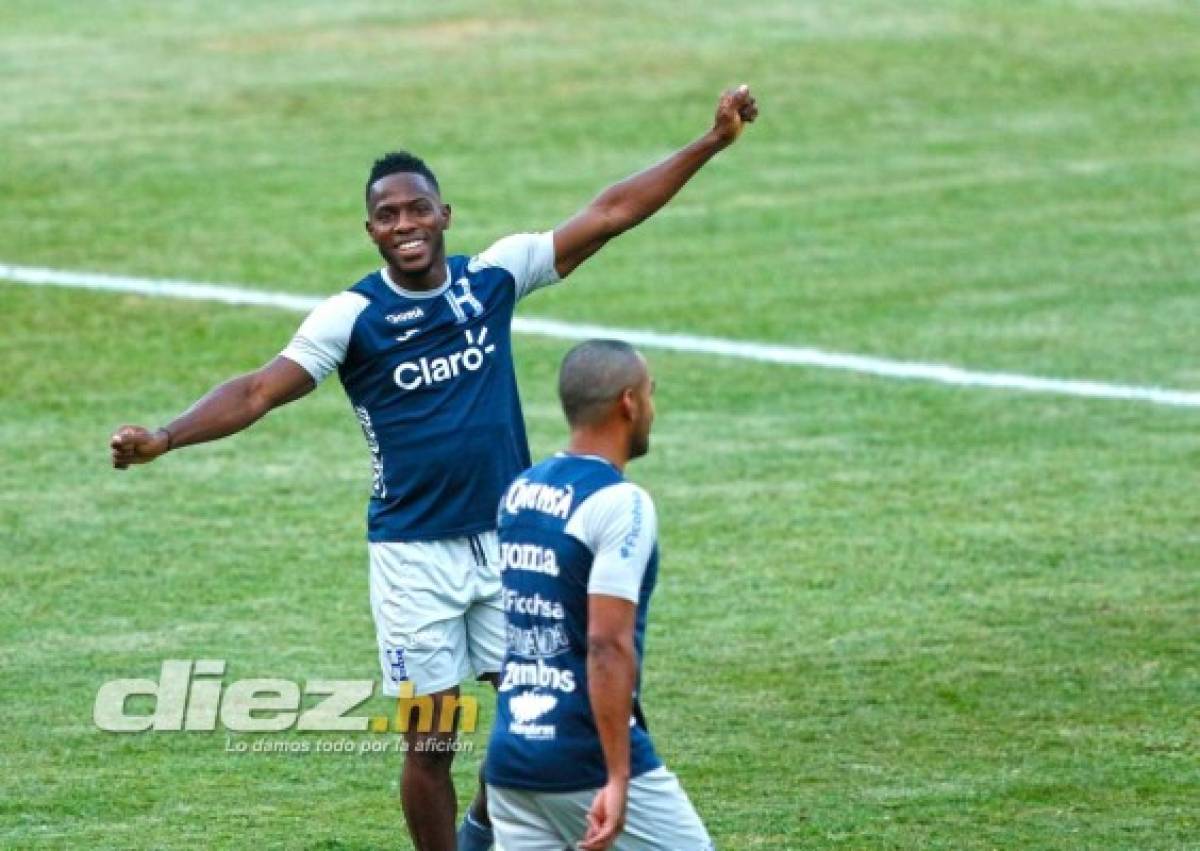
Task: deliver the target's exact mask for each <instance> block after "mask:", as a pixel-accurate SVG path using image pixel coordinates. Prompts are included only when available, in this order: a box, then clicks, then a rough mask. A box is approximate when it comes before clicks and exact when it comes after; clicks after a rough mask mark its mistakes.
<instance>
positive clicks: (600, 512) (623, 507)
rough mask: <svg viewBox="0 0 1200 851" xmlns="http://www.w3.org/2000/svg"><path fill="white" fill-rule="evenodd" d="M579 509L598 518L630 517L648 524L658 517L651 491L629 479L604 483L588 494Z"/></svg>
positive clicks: (651, 523)
mask: <svg viewBox="0 0 1200 851" xmlns="http://www.w3.org/2000/svg"><path fill="white" fill-rule="evenodd" d="M579 510H580V511H581V512H584V513H587V514H590V515H593V516H595V517H597V518H609V519H616V518H618V517H621V518H628V519H629V520H637V521H639V522H645V523H646V525H648V526H652V525H653V524H654V522H655V519H656V512H655V508H654V500H653V499H652V498H651V496H650V493H649V491H647V490H646V489H645V488H643V487H642V486H641V485H638V484H635V483H634V482H631V481H629V480H628V479H619V480H617V481H613V482H608V483H606V484H603V485H602V486H601V487H599V488H598V489H596V490H595V491H594V492H592V493H591V494H589V495H588V496H587V498H586V499H585V500H584V502H583V503H582V504H581V505H580V506H579Z"/></svg>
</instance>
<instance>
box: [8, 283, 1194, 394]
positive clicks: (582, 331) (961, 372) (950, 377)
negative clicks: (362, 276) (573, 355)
mask: <svg viewBox="0 0 1200 851" xmlns="http://www.w3.org/2000/svg"><path fill="white" fill-rule="evenodd" d="M0 280H6V281H12V282H14V283H19V284H30V285H33V286H56V287H74V288H82V289H91V290H103V291H106V292H122V293H135V294H137V295H147V296H161V297H164V298H178V299H190V300H194V301H216V302H221V303H224V304H247V305H255V306H259V307H276V308H283V309H285V310H293V311H297V312H307V311H309V310H312V308H314V307H316V306H317V305H318V304H319V303H320V302H321V301H322V299H321V298H316V297H313V296H304V295H296V294H293V293H281V292H270V291H267V290H254V289H247V288H245V287H235V286H227V285H224V284H198V283H192V282H189V281H171V280H160V279H148V278H129V277H125V276H123V275H100V274H93V273H89V272H70V271H62V270H58V269H44V268H39V267H33V266H9V265H5V264H0ZM513 330H514V331H516V332H517V333H520V334H534V335H538V336H543V337H554V338H557V339H563V340H587V339H591V338H593V337H610V338H617V339H621V340H626V341H627V342H629V343H632V344H633V345H636V346H644V347H646V348H654V349H667V350H670V351H676V352H697V353H702V354H708V355H721V356H724V357H733V358H743V359H745V360H752V361H760V362H765V363H779V364H790V365H796V366H815V367H821V368H824V369H842V370H847V371H849V372H859V373H864V374H867V375H879V376H883V377H885V378H900V379H909V380H918V381H935V382H938V383H940V384H952V385H957V386H960V387H986V388H991V389H996V390H1021V391H1026V392H1032V393H1053V394H1058V395H1060V396H1082V397H1086V398H1092V399H1124V400H1129V401H1134V402H1150V403H1152V404H1156V405H1174V406H1179V407H1189V408H1200V392H1197V391H1188V390H1169V389H1164V388H1160V387H1138V386H1132V385H1126V384H1110V383H1108V382H1103V381H1083V380H1075V379H1068V378H1038V377H1037V376H1032V375H1020V374H1016V373H1006V372H977V371H974V370H967V369H962V368H960V367H957V366H947V365H945V364H937V363H919V362H913V361H899V360H888V359H886V358H875V357H867V356H865V355H851V354H844V353H840V352H827V351H823V350H821V349H813V348H807V347H804V346H783V345H775V344H770V343H749V342H740V341H737V340H725V339H721V338H719V337H698V336H694V335H691V334H663V333H659V332H657V331H638V330H633V329H628V328H610V327H607V326H604V325H586V324H577V323H573V322H560V321H558V320H554V319H537V318H534V317H530V316H519V317H516V318H515V319H514V320H513Z"/></svg>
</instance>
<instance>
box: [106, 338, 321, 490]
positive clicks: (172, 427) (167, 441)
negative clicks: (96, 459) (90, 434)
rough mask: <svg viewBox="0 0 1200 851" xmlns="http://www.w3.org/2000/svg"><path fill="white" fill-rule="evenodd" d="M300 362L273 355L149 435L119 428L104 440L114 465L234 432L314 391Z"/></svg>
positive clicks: (143, 430)
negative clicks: (107, 441) (253, 369)
mask: <svg viewBox="0 0 1200 851" xmlns="http://www.w3.org/2000/svg"><path fill="white" fill-rule="evenodd" d="M314 386H315V383H314V382H313V380H312V377H311V376H310V375H309V374H308V373H307V372H306V371H305V370H304V368H303V367H301V366H300V365H299V364H296V363H293V362H292V361H290V360H288V359H287V358H283V357H278V358H275V360H273V361H271V363H269V364H267V365H266V366H265V367H263V368H262V369H259V370H256V371H255V372H251V373H247V374H246V375H241V376H238V377H237V378H233V379H230V380H229V381H226V382H224V383H223V384H220V385H218V386H217V387H214V388H213V389H212V390H211V391H209V392H208V393H207V394H205V395H204V396H203V397H201V398H200V399H199V400H198V401H197V402H196V403H195V404H194V405H192V406H191V407H190V408H188V409H187V410H186V411H185V412H184V413H182V414H180V415H179V416H178V417H176V418H175V419H173V420H172V421H171V422H169V423H167V424H166V425H165V426H163V427H161V428H158V429H156V430H154V431H150V430H149V429H146V428H143V427H141V426H122V427H121V428H119V429H117V432H116V433H115V434H114V435H113V437H112V440H111V441H110V442H109V447H110V450H111V452H112V463H113V466H114V467H116V468H117V469H119V470H123V469H125V468H126V467H128V466H130V465H132V464H145V463H148V462H150V461H153V460H154V459H155V458H157V457H159V456H160V455H163V454H165V453H166V452H168V451H170V450H173V449H179V448H181V447H184V446H190V445H192V444H195V443H205V442H207V441H210V440H218V439H220V438H222V437H228V436H229V435H231V434H236V433H237V432H239V431H241V430H242V429H244V428H246V427H247V426H250V425H252V424H253V423H255V422H256V421H258V420H259V419H261V418H262V417H263V416H264V415H266V413H267V412H268V411H270V410H272V409H273V408H277V407H279V406H280V405H284V404H287V403H288V402H291V401H293V400H295V399H299V398H300V397H301V396H304V395H305V394H307V393H308V392H309V391H311V390H312V389H313V387H314Z"/></svg>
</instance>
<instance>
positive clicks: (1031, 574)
mask: <svg viewBox="0 0 1200 851" xmlns="http://www.w3.org/2000/svg"><path fill="white" fill-rule="evenodd" d="M1197 55H1200V9H1198V7H1197V6H1196V5H1195V4H1194V3H1191V2H1185V1H1184V0H1181V1H1180V2H1169V0H1161V2H1155V0H1142V2H1136V0H1128V2H1122V0H1096V2H1085V0H1077V1H1076V2H1068V0H1061V1H1060V2H1049V0H1045V2H1023V3H1009V2H1000V0H977V1H975V2H971V1H970V0H931V2H924V3H901V2H898V1H897V2H890V3H888V2H879V0H863V2H854V3H848V2H834V0H827V2H800V0H793V2H787V1H786V0H765V2H762V3H756V4H746V3H728V2H721V3H699V2H676V3H668V2H665V0H642V2H637V3H635V2H613V3H606V4H603V7H602V8H601V7H600V6H593V5H592V4H575V3H568V2H565V0H564V2H544V3H543V2H536V3H535V2H521V3H515V4H484V3H479V2H462V1H461V0H450V2H444V3H439V4H383V3H370V2H366V0H341V2H334V0H306V2H304V3H285V2H282V0H261V1H260V2H256V3H247V4H234V3H200V2H182V0H181V1H180V2H173V3H169V4H168V3H156V2H150V0H144V2H135V1H134V0H103V2H100V1H98V2H83V0H76V2H67V0H58V1H57V2H45V0H42V2H33V0H6V2H5V3H4V4H3V5H0V263H15V264H26V265H44V266H52V267H56V268H67V269H86V270H90V271H108V272H115V273H122V274H130V275H143V276H169V277H174V278H182V279H188V280H201V281H228V282H233V283H238V284H241V285H244V286H250V287H261V288H264V289H277V290H287V291H291V292H297V293H305V294H309V295H319V294H325V293H332V292H335V291H337V290H339V289H341V288H343V287H345V286H347V285H348V284H349V283H351V282H353V281H354V280H356V279H357V278H358V277H359V276H361V274H363V273H364V272H365V271H366V270H368V269H370V268H372V266H373V264H374V263H375V258H374V257H373V255H372V252H371V248H370V245H369V244H368V243H367V241H366V239H365V237H364V235H363V234H362V226H361V219H362V211H361V194H360V193H361V183H362V180H363V178H364V177H365V174H366V169H367V167H368V166H369V163H370V161H371V159H372V158H373V157H374V156H376V155H377V154H379V153H381V152H382V151H384V150H387V149H390V148H393V147H398V146H407V147H411V148H412V149H414V150H416V151H418V152H420V153H422V154H424V155H425V156H427V158H428V159H429V160H430V162H431V164H432V165H433V166H434V168H435V169H436V170H437V171H438V172H439V176H440V178H441V181H442V184H443V188H444V190H445V194H446V196H447V198H448V199H449V200H450V201H451V202H452V203H453V204H454V206H455V228H454V230H452V231H451V233H450V234H449V235H448V237H449V239H450V244H451V249H452V250H457V251H460V252H471V251H475V250H478V249H480V248H482V247H484V246H485V245H486V244H488V243H489V242H490V241H491V240H492V239H494V238H496V237H498V236H501V235H503V234H506V233H510V232H513V231H517V230H528V229H536V228H546V227H549V226H552V225H553V224H555V223H556V222H558V221H559V220H561V219H562V218H564V217H565V216H567V215H569V214H570V213H571V212H573V211H574V210H575V208H576V207H578V206H579V205H580V204H582V203H583V202H584V201H586V200H587V199H588V198H589V197H590V196H591V195H592V194H594V192H595V191H597V190H598V189H600V188H601V187H602V186H604V185H605V184H606V183H608V182H611V181H612V180H615V179H617V178H619V177H622V176H624V175H625V174H626V173H628V172H629V171H631V170H633V169H635V168H638V167H640V166H642V165H645V164H647V163H649V162H651V161H653V160H654V159H656V158H657V157H659V156H661V155H663V154H665V153H666V152H668V151H669V150H671V149H672V148H673V147H674V146H677V145H679V144H682V143H684V142H686V141H688V140H689V138H690V137H691V136H693V135H695V134H697V133H699V132H700V131H701V130H702V129H703V128H704V126H705V124H706V122H707V121H708V119H709V116H710V113H711V108H712V105H713V103H714V101H715V96H716V94H717V92H718V91H719V90H720V89H721V88H722V87H724V86H726V85H729V84H732V83H736V82H740V81H742V80H746V81H749V82H750V83H751V84H752V85H753V86H754V89H755V92H756V94H757V96H758V97H759V100H760V103H761V105H762V110H763V114H762V118H761V120H760V122H759V123H758V124H757V125H756V126H754V127H753V128H751V129H750V130H749V131H748V132H747V133H746V135H745V137H744V139H743V140H742V141H741V142H740V143H739V144H738V146H737V147H735V148H734V149H732V150H730V151H728V152H726V153H724V154H723V155H722V156H721V157H720V158H719V159H718V160H717V161H716V162H714V163H713V164H712V165H711V166H710V167H709V168H708V169H707V170H706V171H705V172H704V173H703V174H702V175H700V176H699V177H698V178H697V179H696V181H695V183H694V184H693V185H692V186H690V187H688V188H687V189H686V190H685V191H684V192H683V194H682V195H681V196H680V198H679V199H678V200H677V202H676V203H675V204H674V205H673V206H671V207H670V208H668V210H666V211H664V213H663V214H662V215H660V216H659V217H658V218H656V219H655V220H653V221H652V222H650V223H648V224H647V225H645V226H644V227H643V228H642V229H640V230H638V231H636V232H634V233H632V234H630V235H628V236H626V237H624V238H622V239H621V240H620V241H619V242H617V243H614V244H613V246H611V247H610V248H609V249H607V250H606V252H605V253H603V254H602V255H600V256H599V257H597V258H596V259H595V260H594V261H593V262H592V263H590V264H589V265H588V266H587V267H585V268H584V269H582V270H581V271H580V272H578V273H577V274H576V275H575V276H574V277H573V278H572V279H571V281H570V282H569V283H568V284H567V285H565V286H562V287H559V288H555V289H554V290H551V291H549V292H546V293H543V294H539V295H537V296H535V297H534V298H533V299H531V300H530V301H529V302H527V303H526V305H525V306H524V308H523V310H524V312H525V313H526V314H527V315H538V316H552V317H556V318H560V319H568V320H579V321H593V322H601V323H607V324H612V325H619V326H625V327H640V328H654V329H658V330H672V331H687V332H692V333H700V334H711V335H719V336H725V337H730V338H737V339H747V340H762V341H769V342H778V343H787V344H797V345H814V346H822V347H827V348H831V349H836V350H841V351H852V352H860V353H864V354H875V355H881V356H890V357H899V358H905V359H925V360H935V361H943V362H948V363H954V364H958V365H962V366H968V367H972V368H976V369H986V370H1008V371H1015V372H1022V373H1030V374H1036V375H1048V376H1059V377H1070V378H1092V379H1100V380H1108V381H1119V382H1125V383H1131V384H1154V385H1163V386H1168V387H1176V388H1182V389H1200V357H1198V355H1200V345H1198V344H1197V340H1198V339H1200V338H1198V337H1197V330H1196V329H1197V327H1198V326H1200V272H1198V270H1200V63H1197V62H1196V61H1195V60H1196V56H1197ZM0 317H2V318H3V320H4V332H3V334H2V335H0V364H3V371H4V376H5V380H4V382H3V383H2V384H0V446H2V447H3V466H2V470H3V483H4V484H3V488H2V489H0V582H2V583H3V587H4V592H3V594H2V595H0V708H2V709H3V725H2V728H3V732H2V733H0V736H2V741H3V747H2V748H0V847H3V848H59V847H61V848H78V847H86V848H137V849H150V848H194V847H205V848H300V849H344V850H345V851H350V849H354V850H355V851H365V849H382V848H396V847H400V848H409V847H410V846H409V845H408V840H407V836H406V835H405V833H404V830H403V827H402V822H401V819H400V814H399V807H398V793H397V784H396V780H397V773H398V767H399V758H398V756H396V755H394V754H392V755H382V756H372V755H366V756H357V755H338V754H310V755H305V756H286V755H263V754H258V755H255V754H246V755H235V754H230V753H227V752H226V736H225V734H224V733H220V732H218V733H212V734H208V733H186V734H185V733H180V734H165V733H159V734H154V733H150V734H143V735H114V734H106V733H101V732H100V731H98V730H97V729H96V728H95V727H94V725H93V723H92V704H93V700H94V698H95V695H96V691H97V689H98V688H99V686H100V685H101V683H103V682H104V681H106V680H109V679H113V678H121V677H154V676H157V673H158V670H159V666H160V665H161V663H162V660H164V659H168V658H218V659H224V660H227V662H228V666H229V670H228V673H227V676H226V681H231V680H233V679H239V678H244V677H253V676H266V677H284V678H290V679H295V680H298V681H304V680H307V679H313V678H322V677H324V678H330V677H333V678H369V677H373V676H375V675H376V673H377V663H376V659H375V645H374V634H373V629H372V627H371V624H370V615H369V610H368V606H367V588H366V570H365V548H364V546H363V542H362V533H363V519H362V511H363V507H364V501H365V495H366V492H367V489H368V486H369V481H370V475H369V463H368V456H367V453H366V451H365V449H364V447H363V446H362V438H361V436H360V434H359V431H358V427H357V424H356V423H355V420H354V417H353V415H352V413H351V412H350V410H349V408H348V405H347V404H346V403H345V400H344V398H343V397H342V395H341V391H340V389H339V388H337V387H335V386H326V387H323V388H322V389H321V390H320V391H319V392H317V393H316V394H314V396H313V397H311V398H309V399H306V400H305V401H303V402H301V403H299V404H297V405H294V406H292V407H289V408H286V409H284V410H282V411H279V412H277V413H276V414H274V415H272V416H271V417H269V418H268V419H267V420H265V421H264V422H262V423H260V424H259V425H258V426H256V427H255V428H253V429H251V430H250V431H249V432H247V433H246V434H244V435H241V436H238V437H236V438H234V439H231V440H228V441H224V442H222V443H218V444H213V445H209V446H204V447H197V448H193V449H189V450H187V451H184V452H181V453H179V454H178V455H173V456H171V457H169V458H167V459H165V460H164V461H163V462H162V463H159V464H155V465H152V466H151V467H148V468H144V469H138V470H135V471H132V472H129V473H125V474H117V473H115V472H113V471H112V470H110V469H109V468H108V461H107V449H106V443H107V438H108V435H109V434H110V432H111V431H112V429H113V428H114V427H115V426H116V425H118V424H120V423H122V422H144V423H147V424H157V423H159V422H162V421H165V420H166V419H167V418H169V417H171V416H173V415H174V414H176V413H178V411H179V410H181V409H182V408H183V407H185V406H186V405H187V404H188V403H190V402H191V401H192V400H193V399H194V398H195V397H196V396H197V395H199V394H200V393H202V392H203V391H205V390H206V389H208V387H210V386H211V385H212V384H213V383H215V382H217V381H219V380H221V379H223V378H225V377H228V376H229V375H232V374H235V373H237V372H240V371H244V370H247V369H250V368H253V367H255V366H257V365H259V364H260V363H262V362H264V361H265V360H267V359H269V358H270V357H271V356H273V355H274V354H275V353H276V352H277V351H278V350H279V349H280V348H281V347H282V346H283V344H284V343H285V342H286V340H287V339H288V338H289V336H290V334H291V333H292V331H293V330H294V328H295V326H296V324H297V322H298V320H299V317H298V316H297V315H293V314H289V313H286V312H279V311H271V310H266V309H258V308H233V307H225V306H217V305H212V304H204V303H183V302H177V301H167V300H153V299H146V298H140V297H132V296H118V295H104V294H98V293H83V292H73V291H67V290H53V291H51V290H43V289H32V288H27V287H21V286H16V285H11V284H7V283H0ZM568 345H569V344H568V343H566V342H560V341H548V340H543V339H535V338H531V337H524V338H519V339H518V340H517V357H518V368H519V372H520V380H521V383H522V391H523V394H524V398H525V403H526V414H527V417H528V420H529V425H530V431H531V439H532V443H533V450H534V454H535V455H541V454H545V453H547V452H549V451H551V450H553V449H555V448H556V447H557V446H559V444H560V443H561V440H562V434H563V428H562V426H561V423H560V417H559V414H558V411H557V408H556V404H555V401H554V398H553V392H552V388H553V376H554V371H555V369H556V366H557V362H558V360H559V358H560V357H561V355H562V353H563V352H564V351H565V350H566V348H567V347H568ZM651 360H652V364H653V366H654V368H655V370H656V372H657V377H658V381H659V410H660V414H659V421H658V424H657V427H656V438H655V439H656V442H655V449H654V451H653V452H652V454H651V455H650V456H649V457H648V458H647V459H646V460H645V461H643V462H639V463H638V464H637V465H635V466H634V467H633V468H632V469H631V473H632V477H633V478H634V479H636V480H637V481H639V482H640V483H642V484H644V485H646V486H647V487H648V488H649V489H650V490H651V492H652V493H653V494H654V495H655V497H656V500H657V502H658V506H659V514H660V517H661V523H662V529H661V543H662V547H663V557H664V560H663V571H662V574H661V580H660V586H659V589H660V590H659V592H658V594H657V596H656V602H655V608H654V611H653V615H652V619H651V627H650V635H649V655H648V660H647V671H646V708H647V712H648V714H649V717H650V722H651V725H652V727H653V728H654V730H655V735H656V740H657V742H658V744H659V748H660V750H661V751H662V753H663V754H664V756H665V758H666V760H667V762H668V763H669V764H670V765H671V766H672V767H673V768H674V770H675V771H676V772H677V773H679V774H680V776H681V777H682V779H683V782H684V784H685V786H686V787H687V789H688V790H689V792H690V794H691V796H692V798H693V800H694V801H695V803H696V804H697V807H698V809H699V810H700V811H701V813H702V815H703V816H704V818H705V820H706V822H707V823H708V825H709V826H710V829H711V831H712V833H713V835H714V838H715V839H716V840H717V842H718V845H719V847H721V848H723V849H800V848H806V849H807V848H853V849H897V848H903V849H985V848H986V849H992V848H996V849H1018V848H1019V849H1026V848H1038V849H1042V848H1045V849H1084V848H1089V849H1091V848H1124V849H1182V848H1197V847H1200V815H1198V809H1200V808H1198V804H1197V802H1198V801H1200V531H1198V529H1200V501H1198V494H1200V441H1198V438H1197V435H1198V429H1197V425H1198V423H1200V419H1198V417H1200V412H1198V411H1197V410H1196V409H1187V408H1178V409H1173V408H1167V407H1160V406H1154V405H1147V404H1133V403H1123V402H1112V401H1101V400H1081V399H1073V398H1066V397H1057V396H1047V395H1037V396H1034V395H1022V394H1016V393H1009V392H996V391H982V390H967V389H961V388H949V387H943V386H938V385H932V384H919V383H903V382H894V381H888V380H883V379H876V378H868V377H862V376H854V375H851V374H846V373H835V372H826V371H818V370H810V369H803V368H794V367H783V366H772V365H765V364H753V363H748V362H742V361H731V360H724V359H719V358H712V357H706V356H701V355H684V354H669V353H651ZM330 384H331V385H332V384H333V382H331V383H330ZM476 694H478V695H479V697H480V698H481V699H483V700H484V703H485V705H487V704H488V703H489V701H488V700H487V698H486V695H485V694H484V693H483V692H481V691H477V692H476ZM371 707H372V709H374V710H378V711H385V710H386V703H385V702H384V701H383V700H382V698H376V699H374V701H373V702H372V704H371ZM485 718H486V719H487V720H490V707H489V711H488V712H487V713H486V716H485ZM314 735H318V734H309V737H310V738H312V736H314ZM320 735H323V736H325V737H326V738H327V737H328V734H320ZM303 736H304V734H296V733H291V734H285V735H282V736H279V737H275V738H279V739H281V740H287V739H288V738H289V737H290V738H303ZM475 740H476V743H477V747H476V749H475V751H474V752H473V753H471V754H470V755H468V756H465V757H464V758H462V759H460V760H459V762H458V764H457V769H456V776H457V777H458V780H459V789H460V793H461V795H462V797H463V798H464V800H465V797H466V795H467V794H468V790H469V787H470V777H471V775H472V774H473V773H474V772H475V771H476V769H477V767H478V763H479V759H480V757H481V756H482V753H483V746H484V744H485V739H484V737H483V735H482V734H480V735H478V736H476V737H475Z"/></svg>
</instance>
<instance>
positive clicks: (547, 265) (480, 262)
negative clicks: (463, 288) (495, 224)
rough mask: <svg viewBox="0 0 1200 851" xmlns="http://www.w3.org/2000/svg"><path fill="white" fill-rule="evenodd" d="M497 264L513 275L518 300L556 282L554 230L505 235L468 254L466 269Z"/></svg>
mask: <svg viewBox="0 0 1200 851" xmlns="http://www.w3.org/2000/svg"><path fill="white" fill-rule="evenodd" d="M489 267H499V268H501V269H504V270H506V271H507V272H508V273H509V274H510V275H512V276H513V282H514V284H515V286H516V288H517V300H518V301H520V300H521V299H523V298H524V297H525V296H527V295H529V294H530V293H531V292H533V291H534V290H537V289H540V288H541V287H544V286H546V285H547V284H553V283H556V282H557V281H558V280H559V278H558V271H557V270H556V269H555V268H554V231H546V232H545V233H518V234H514V235H512V236H506V237H504V238H503V239H501V240H498V241H497V242H495V243H494V244H493V245H492V246H491V247H490V248H488V249H486V250H484V251H481V252H480V253H479V254H477V255H475V256H474V257H472V258H471V263H470V266H469V268H470V270H471V271H472V272H474V271H476V270H478V269H487V268H489Z"/></svg>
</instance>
